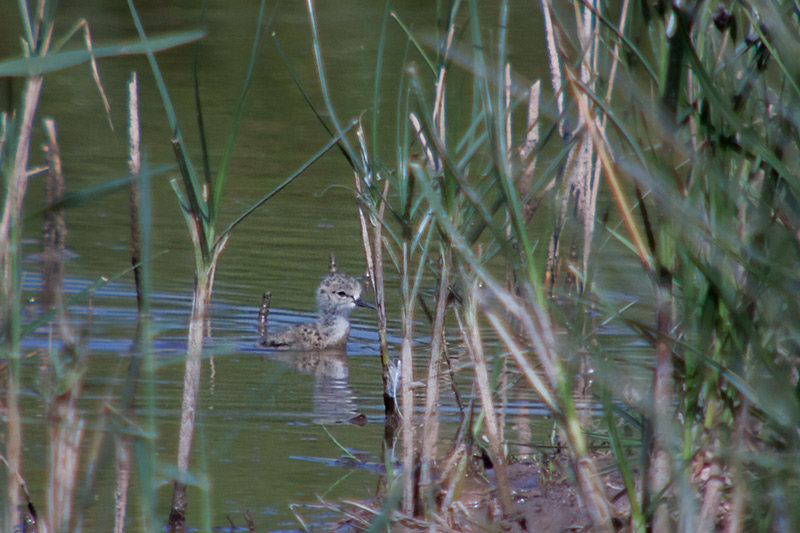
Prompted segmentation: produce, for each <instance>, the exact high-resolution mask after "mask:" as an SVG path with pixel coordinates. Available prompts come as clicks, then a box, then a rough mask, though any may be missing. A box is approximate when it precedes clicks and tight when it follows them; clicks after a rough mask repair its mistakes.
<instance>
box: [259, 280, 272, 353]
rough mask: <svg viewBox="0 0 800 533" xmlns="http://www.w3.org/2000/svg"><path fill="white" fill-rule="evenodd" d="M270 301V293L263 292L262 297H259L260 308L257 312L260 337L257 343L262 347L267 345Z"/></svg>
mask: <svg viewBox="0 0 800 533" xmlns="http://www.w3.org/2000/svg"><path fill="white" fill-rule="evenodd" d="M271 300H272V293H271V292H270V291H267V292H265V293H264V296H262V297H261V308H260V309H259V310H258V335H259V337H261V338H260V339H259V341H258V342H259V344H260V345H262V346H266V345H267V330H268V327H267V319H268V317H269V304H270V301H271Z"/></svg>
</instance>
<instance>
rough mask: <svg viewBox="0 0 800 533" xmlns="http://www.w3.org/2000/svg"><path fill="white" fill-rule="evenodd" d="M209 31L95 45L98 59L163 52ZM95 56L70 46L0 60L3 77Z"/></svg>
mask: <svg viewBox="0 0 800 533" xmlns="http://www.w3.org/2000/svg"><path fill="white" fill-rule="evenodd" d="M205 35H206V34H205V31H202V30H194V31H189V32H184V33H178V34H174V35H167V36H163V37H155V38H152V39H148V40H147V42H142V41H135V42H130V43H125V44H116V45H106V46H98V47H97V48H93V49H92V50H93V53H94V57H95V58H96V59H99V58H103V57H114V56H125V55H137V54H148V53H153V52H161V51H163V50H168V49H170V48H175V47H176V46H181V45H184V44H187V43H191V42H193V41H197V40H199V39H202V38H203V37H205ZM91 59H92V54H90V53H89V51H88V50H86V49H82V50H68V51H63V52H54V53H50V54H47V55H44V56H34V57H23V58H17V59H9V60H7V61H2V62H0V77H10V76H14V77H16V76H34V75H38V74H46V73H48V72H55V71H58V70H63V69H65V68H69V67H74V66H75V65H80V64H82V63H86V62H88V61H90V60H91Z"/></svg>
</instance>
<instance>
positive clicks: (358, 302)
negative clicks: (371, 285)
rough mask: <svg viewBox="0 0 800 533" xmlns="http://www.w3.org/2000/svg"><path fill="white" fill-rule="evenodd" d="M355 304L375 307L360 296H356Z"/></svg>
mask: <svg viewBox="0 0 800 533" xmlns="http://www.w3.org/2000/svg"><path fill="white" fill-rule="evenodd" d="M356 306H357V307H368V308H370V309H377V307H375V305H373V304H371V303H369V302H365V301H364V300H362V299H361V298H357V299H356Z"/></svg>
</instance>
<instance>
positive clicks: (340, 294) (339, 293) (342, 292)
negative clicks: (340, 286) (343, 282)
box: [336, 291, 347, 298]
mask: <svg viewBox="0 0 800 533" xmlns="http://www.w3.org/2000/svg"><path fill="white" fill-rule="evenodd" d="M336 294H338V295H339V296H341V297H342V298H344V297H345V296H347V293H346V292H344V291H339V292H337V293H336Z"/></svg>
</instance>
